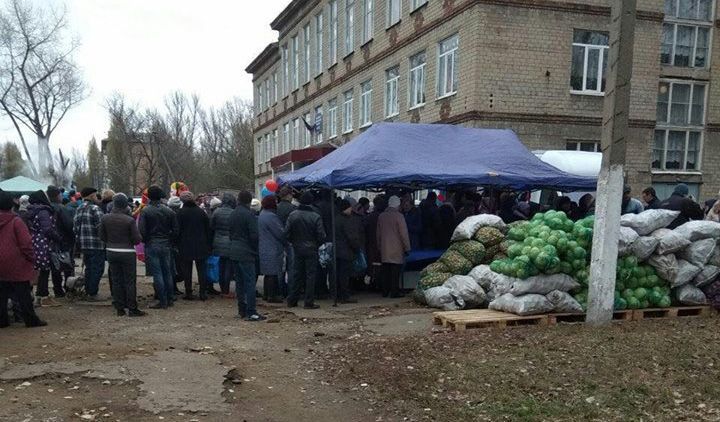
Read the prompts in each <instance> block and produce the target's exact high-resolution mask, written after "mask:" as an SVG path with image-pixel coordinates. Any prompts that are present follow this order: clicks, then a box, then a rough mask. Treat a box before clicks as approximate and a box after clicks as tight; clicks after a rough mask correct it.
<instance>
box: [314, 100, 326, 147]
mask: <svg viewBox="0 0 720 422" xmlns="http://www.w3.org/2000/svg"><path fill="white" fill-rule="evenodd" d="M318 114H320V120H321V121H322V123H321V124H320V130H317V126H316V125H317V116H318ZM324 119H325V116H324V115H323V106H322V105H319V106H317V107H315V119H314V120H313V122H312V123H313V125H314V126H315V143H316V144H319V143H321V142H322V141H323V130H325V120H324Z"/></svg>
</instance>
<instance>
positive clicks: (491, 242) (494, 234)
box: [473, 226, 505, 248]
mask: <svg viewBox="0 0 720 422" xmlns="http://www.w3.org/2000/svg"><path fill="white" fill-rule="evenodd" d="M473 240H476V241H478V242H480V243H482V244H483V245H485V248H488V247H491V246H495V245H499V244H500V242H502V241H503V240H505V235H504V234H503V233H502V232H501V231H500V230H498V229H496V228H495V227H487V226H485V227H480V228H479V229H478V231H476V232H475V236H473Z"/></svg>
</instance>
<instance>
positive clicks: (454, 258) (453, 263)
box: [440, 250, 473, 275]
mask: <svg viewBox="0 0 720 422" xmlns="http://www.w3.org/2000/svg"><path fill="white" fill-rule="evenodd" d="M440 260H441V261H442V262H443V264H445V265H446V266H447V267H448V269H449V270H450V272H451V273H453V274H455V275H467V273H469V272H470V271H471V270H472V269H473V264H472V262H470V260H468V259H467V258H465V257H464V256H462V255H461V254H460V252H457V251H452V250H449V251H447V252H445V253H444V254H443V256H442V257H440Z"/></svg>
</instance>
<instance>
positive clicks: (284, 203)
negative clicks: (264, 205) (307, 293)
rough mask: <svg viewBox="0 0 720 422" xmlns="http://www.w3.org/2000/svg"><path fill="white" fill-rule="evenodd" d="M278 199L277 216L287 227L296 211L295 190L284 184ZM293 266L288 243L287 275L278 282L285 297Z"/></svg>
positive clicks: (290, 283)
mask: <svg viewBox="0 0 720 422" xmlns="http://www.w3.org/2000/svg"><path fill="white" fill-rule="evenodd" d="M278 199H280V202H278V206H277V216H278V217H280V221H281V222H282V224H283V227H285V224H286V223H287V219H288V217H290V213H292V212H293V211H295V210H296V209H297V207H296V206H295V205H294V204H293V203H292V199H293V191H292V188H291V187H290V186H283V187H282V188H281V189H280V192H278ZM292 267H293V251H292V245H290V244H288V245H287V246H286V247H285V273H286V274H285V275H286V277H287V278H286V277H283V276H281V277H280V278H279V280H278V284H279V286H280V293H281V294H282V296H283V297H287V295H288V286H290V285H292Z"/></svg>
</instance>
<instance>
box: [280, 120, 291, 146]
mask: <svg viewBox="0 0 720 422" xmlns="http://www.w3.org/2000/svg"><path fill="white" fill-rule="evenodd" d="M288 151H290V122H287V123H285V125H284V126H283V146H282V153H283V154H284V153H286V152H288Z"/></svg>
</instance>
